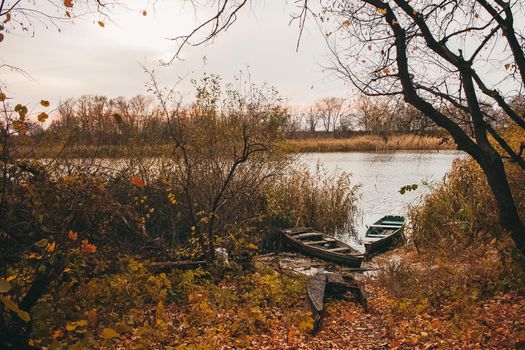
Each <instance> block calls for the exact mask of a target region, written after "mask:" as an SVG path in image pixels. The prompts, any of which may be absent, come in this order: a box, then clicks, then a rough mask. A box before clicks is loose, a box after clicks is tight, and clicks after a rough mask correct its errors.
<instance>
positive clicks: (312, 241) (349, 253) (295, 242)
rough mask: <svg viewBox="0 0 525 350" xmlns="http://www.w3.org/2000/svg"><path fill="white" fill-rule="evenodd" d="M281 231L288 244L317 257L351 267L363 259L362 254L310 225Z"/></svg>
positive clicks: (357, 264) (356, 265)
mask: <svg viewBox="0 0 525 350" xmlns="http://www.w3.org/2000/svg"><path fill="white" fill-rule="evenodd" d="M282 233H283V236H284V238H285V240H286V242H287V243H288V244H289V245H290V246H292V247H293V248H295V249H297V250H299V251H301V252H303V253H306V254H308V255H311V256H315V257H317V258H321V259H325V260H329V261H333V262H336V263H339V264H344V265H348V266H351V267H360V266H361V262H362V261H363V259H364V255H363V254H361V253H360V252H359V251H357V250H355V249H354V248H352V247H350V246H349V245H348V244H346V243H344V242H341V241H339V240H337V239H335V238H333V237H330V236H329V235H327V234H325V233H322V232H319V231H315V230H313V229H312V228H311V227H300V228H292V229H287V230H283V231H282Z"/></svg>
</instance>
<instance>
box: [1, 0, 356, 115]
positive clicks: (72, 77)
mask: <svg viewBox="0 0 525 350" xmlns="http://www.w3.org/2000/svg"><path fill="white" fill-rule="evenodd" d="M134 3H136V4H137V7H135V8H130V9H127V10H124V9H115V10H113V11H112V14H111V20H112V22H108V21H105V23H106V25H105V27H104V28H102V27H100V26H98V25H97V23H96V22H97V21H98V20H99V19H101V18H97V16H95V17H85V18H82V19H76V20H75V22H74V24H62V25H61V26H60V27H61V32H59V31H58V30H57V29H56V28H50V29H46V28H44V27H43V26H39V25H36V26H35V32H36V34H35V36H34V37H31V36H30V35H28V34H12V35H9V34H8V35H7V36H6V38H5V40H4V41H3V42H2V43H1V44H0V50H1V51H0V52H1V53H2V54H1V55H0V63H4V64H10V65H14V66H17V67H19V68H21V69H24V70H25V71H26V72H27V73H29V74H30V75H31V77H32V80H29V79H27V78H24V77H23V76H21V75H20V74H15V73H11V72H8V71H6V70H5V69H4V70H2V71H0V80H1V81H2V83H3V84H4V85H5V88H7V92H8V95H9V96H10V97H13V98H14V101H16V102H17V103H25V104H32V103H35V102H38V101H40V99H42V98H45V99H49V100H51V101H52V102H54V103H57V102H58V101H59V100H64V99H67V98H69V97H77V96H80V95H83V94H98V95H106V96H109V97H116V96H128V97H131V96H134V95H137V94H145V93H146V88H145V86H144V84H145V82H146V81H147V76H146V75H145V73H144V72H143V70H142V68H141V64H145V65H146V66H147V67H149V68H154V69H156V71H157V74H158V76H159V80H160V81H161V83H163V84H165V85H169V84H170V83H173V82H175V81H176V80H178V77H179V76H186V75H189V77H188V78H187V79H186V80H185V81H184V82H183V83H182V84H181V85H179V88H180V90H182V93H184V94H186V95H190V94H191V93H192V91H193V90H192V87H191V84H190V77H197V78H198V77H199V76H200V75H201V74H202V72H203V71H207V72H209V73H216V74H219V75H221V76H222V77H223V80H224V81H231V80H233V78H234V76H235V75H236V74H238V72H239V71H241V70H244V71H246V70H247V69H249V71H250V72H251V76H252V79H253V80H254V81H255V82H257V83H262V82H267V83H269V84H271V85H274V86H275V87H276V88H277V89H278V90H279V91H280V93H281V95H282V96H283V97H285V98H286V99H288V101H289V103H290V104H291V105H307V104H310V103H312V102H314V101H315V100H316V99H319V98H322V97H326V96H340V97H347V96H349V94H350V93H351V91H350V89H349V87H348V86H346V85H345V84H344V83H343V82H342V81H340V80H338V79H337V78H336V77H334V76H330V74H329V73H328V72H324V71H323V66H326V65H327V64H328V62H329V59H328V56H327V55H328V51H327V49H326V47H325V43H324V41H323V38H322V35H321V34H320V32H319V31H318V30H317V29H316V27H315V24H314V23H313V21H311V22H310V27H309V28H307V30H306V31H305V33H304V36H303V40H302V43H301V46H300V50H299V52H296V51H295V46H296V40H297V36H298V28H297V23H293V24H292V25H289V21H290V14H291V13H292V12H293V11H294V5H293V2H292V3H291V4H288V5H287V4H286V3H284V2H282V1H264V2H262V1H261V2H259V3H255V4H253V5H252V7H251V8H246V9H244V11H243V12H242V14H241V16H239V20H238V22H237V23H235V24H234V25H233V26H232V27H231V28H230V29H229V30H228V31H227V32H225V33H223V34H222V35H221V36H220V37H219V38H218V39H217V40H215V41H214V42H213V43H212V44H208V45H206V46H200V47H196V48H194V47H187V48H186V49H185V50H184V51H183V53H182V57H183V58H184V61H182V62H180V61H174V62H173V63H172V64H171V65H170V66H169V67H162V66H160V65H159V60H160V59H168V58H170V57H171V56H172V55H173V54H174V51H175V48H176V46H175V44H174V42H172V41H170V40H167V39H166V38H168V37H174V36H176V35H181V34H184V33H187V32H188V31H189V30H190V29H191V28H193V27H194V26H195V24H196V23H197V22H200V21H201V20H202V19H204V17H205V15H206V14H209V12H208V13H206V11H199V17H196V16H195V13H194V11H193V8H191V7H190V6H188V5H187V4H186V5H183V4H182V3H181V2H179V1H161V2H158V3H157V5H156V7H155V8H152V7H151V5H150V7H147V11H148V15H147V16H143V15H142V11H143V10H144V9H145V8H146V7H145V6H144V5H143V4H144V3H146V1H136V2H134ZM141 5H142V6H141ZM204 56H205V57H206V58H207V64H206V66H205V65H204V64H203V60H202V58H203V57H204ZM248 67H249V68H248Z"/></svg>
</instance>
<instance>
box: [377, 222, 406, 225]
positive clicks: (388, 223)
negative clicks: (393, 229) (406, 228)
mask: <svg viewBox="0 0 525 350" xmlns="http://www.w3.org/2000/svg"><path fill="white" fill-rule="evenodd" d="M381 223H382V224H384V225H399V226H403V224H404V223H403V222H401V221H383V222H381Z"/></svg>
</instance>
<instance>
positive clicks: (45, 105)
mask: <svg viewBox="0 0 525 350" xmlns="http://www.w3.org/2000/svg"><path fill="white" fill-rule="evenodd" d="M40 104H41V105H42V106H44V107H49V101H47V100H40Z"/></svg>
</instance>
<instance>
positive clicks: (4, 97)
mask: <svg viewBox="0 0 525 350" xmlns="http://www.w3.org/2000/svg"><path fill="white" fill-rule="evenodd" d="M6 98H7V96H6V95H5V94H4V93H3V92H0V102H4V101H5V99H6Z"/></svg>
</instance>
